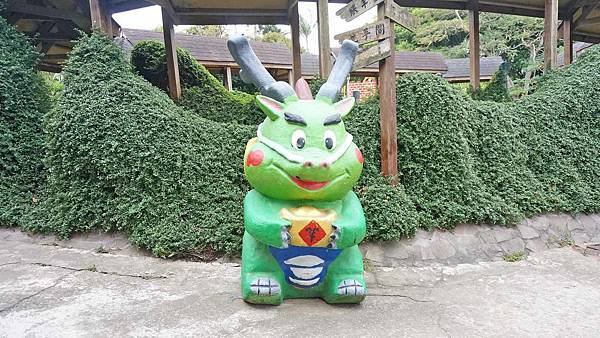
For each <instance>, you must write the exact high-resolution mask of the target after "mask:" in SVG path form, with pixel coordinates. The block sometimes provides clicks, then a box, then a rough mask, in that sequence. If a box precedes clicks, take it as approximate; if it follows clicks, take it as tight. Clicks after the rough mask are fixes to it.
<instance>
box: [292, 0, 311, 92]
mask: <svg viewBox="0 0 600 338" xmlns="http://www.w3.org/2000/svg"><path fill="white" fill-rule="evenodd" d="M290 5H292V7H291V8H290V14H289V16H290V30H291V33H292V78H291V81H292V87H294V84H295V83H296V81H298V79H300V78H301V77H302V58H301V55H300V14H298V2H297V1H295V2H292V3H290ZM306 47H307V48H308V46H306Z"/></svg>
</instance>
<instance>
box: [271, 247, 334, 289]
mask: <svg viewBox="0 0 600 338" xmlns="http://www.w3.org/2000/svg"><path fill="white" fill-rule="evenodd" d="M269 250H270V251H271V254H272V255H273V257H274V258H275V260H276V261H277V263H278V264H279V267H280V268H281V270H282V271H283V274H284V276H285V281H286V282H287V283H289V284H291V285H293V286H295V287H297V288H311V287H315V286H317V285H319V284H321V282H322V281H323V280H324V279H325V276H326V275H327V269H328V268H329V264H331V263H332V262H333V261H334V260H335V259H336V258H337V256H338V255H339V254H340V253H341V250H340V249H329V248H323V247H307V246H290V247H288V248H285V249H280V248H276V247H272V246H270V247H269Z"/></svg>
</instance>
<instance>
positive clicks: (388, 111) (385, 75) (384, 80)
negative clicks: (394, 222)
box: [377, 3, 398, 185]
mask: <svg viewBox="0 0 600 338" xmlns="http://www.w3.org/2000/svg"><path fill="white" fill-rule="evenodd" d="M377 19H378V20H383V19H385V3H380V4H378V5H377ZM390 30H391V31H392V32H393V31H394V22H390ZM388 39H390V40H391V41H390V43H391V44H392V48H390V56H389V57H387V58H385V59H383V60H381V61H379V81H378V82H379V126H380V129H381V135H380V137H381V141H380V142H381V173H382V174H383V175H384V176H386V177H390V178H391V180H392V184H394V185H395V184H396V183H397V182H398V142H397V128H396V64H395V63H396V51H395V50H396V48H395V46H393V45H394V43H393V42H394V40H393V38H388Z"/></svg>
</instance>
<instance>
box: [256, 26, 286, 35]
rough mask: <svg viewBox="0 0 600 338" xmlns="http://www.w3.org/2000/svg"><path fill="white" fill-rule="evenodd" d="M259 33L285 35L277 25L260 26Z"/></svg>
mask: <svg viewBox="0 0 600 338" xmlns="http://www.w3.org/2000/svg"><path fill="white" fill-rule="evenodd" d="M258 33H260V34H261V35H265V34H268V33H283V32H282V31H281V29H280V28H279V27H277V25H258Z"/></svg>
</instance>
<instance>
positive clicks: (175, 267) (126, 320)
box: [0, 229, 600, 337]
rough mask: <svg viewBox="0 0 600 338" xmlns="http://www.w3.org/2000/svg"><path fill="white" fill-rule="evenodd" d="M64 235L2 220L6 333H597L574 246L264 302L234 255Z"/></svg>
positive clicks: (594, 282) (0, 290)
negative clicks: (349, 298) (357, 298)
mask: <svg viewBox="0 0 600 338" xmlns="http://www.w3.org/2000/svg"><path fill="white" fill-rule="evenodd" d="M107 238H108V237H107ZM110 240H111V239H110V238H108V239H107V241H110ZM121 244H122V242H121ZM93 245H95V244H93ZM65 246H68V242H57V241H54V240H51V239H50V240H49V239H45V240H44V239H42V240H40V237H34V238H32V237H30V236H27V235H24V234H22V233H20V232H18V231H14V230H7V229H0V337H24V336H26V337H108V336H113V337H121V336H135V337H150V336H165V337H186V336H190V337H191V336H193V337H205V336H211V337H214V336H231V337H248V336H262V337H270V336H273V337H279V336H288V337H301V336H302V337H304V336H329V337H331V336H339V337H364V336H369V337H371V336H374V337H386V336H394V337H398V336H410V337H476V336H477V337H479V336H488V337H517V336H519V337H523V336H527V337H542V336H543V337H598V336H599V335H600V307H599V306H598V304H600V259H599V258H598V257H592V256H587V257H586V256H583V255H582V254H580V253H579V252H576V251H575V250H573V249H571V248H562V249H553V250H549V251H544V252H540V253H534V254H532V255H531V256H530V257H529V258H528V259H527V260H525V261H520V262H515V263H508V262H486V263H479V264H461V265H455V266H429V267H420V268H416V267H402V268H386V267H377V268H371V269H370V270H372V271H369V272H367V286H368V288H369V295H368V296H367V299H366V300H365V302H364V303H363V304H361V305H356V306H331V305H328V304H325V303H324V302H322V301H320V300H286V301H285V303H284V304H283V305H281V306H278V307H262V306H252V305H248V304H246V303H244V302H243V301H242V300H241V299H240V297H239V285H238V283H239V273H240V268H239V265H238V264H236V263H198V262H189V261H181V260H180V261H172V260H161V259H157V258H153V257H148V256H145V255H143V254H141V253H139V252H136V251H135V250H132V249H131V248H129V249H127V250H112V249H110V248H109V249H108V250H107V249H104V248H103V249H99V248H96V249H94V248H93V247H87V248H86V247H85V246H81V245H79V246H76V247H74V248H69V247H65ZM106 251H108V253H106Z"/></svg>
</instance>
